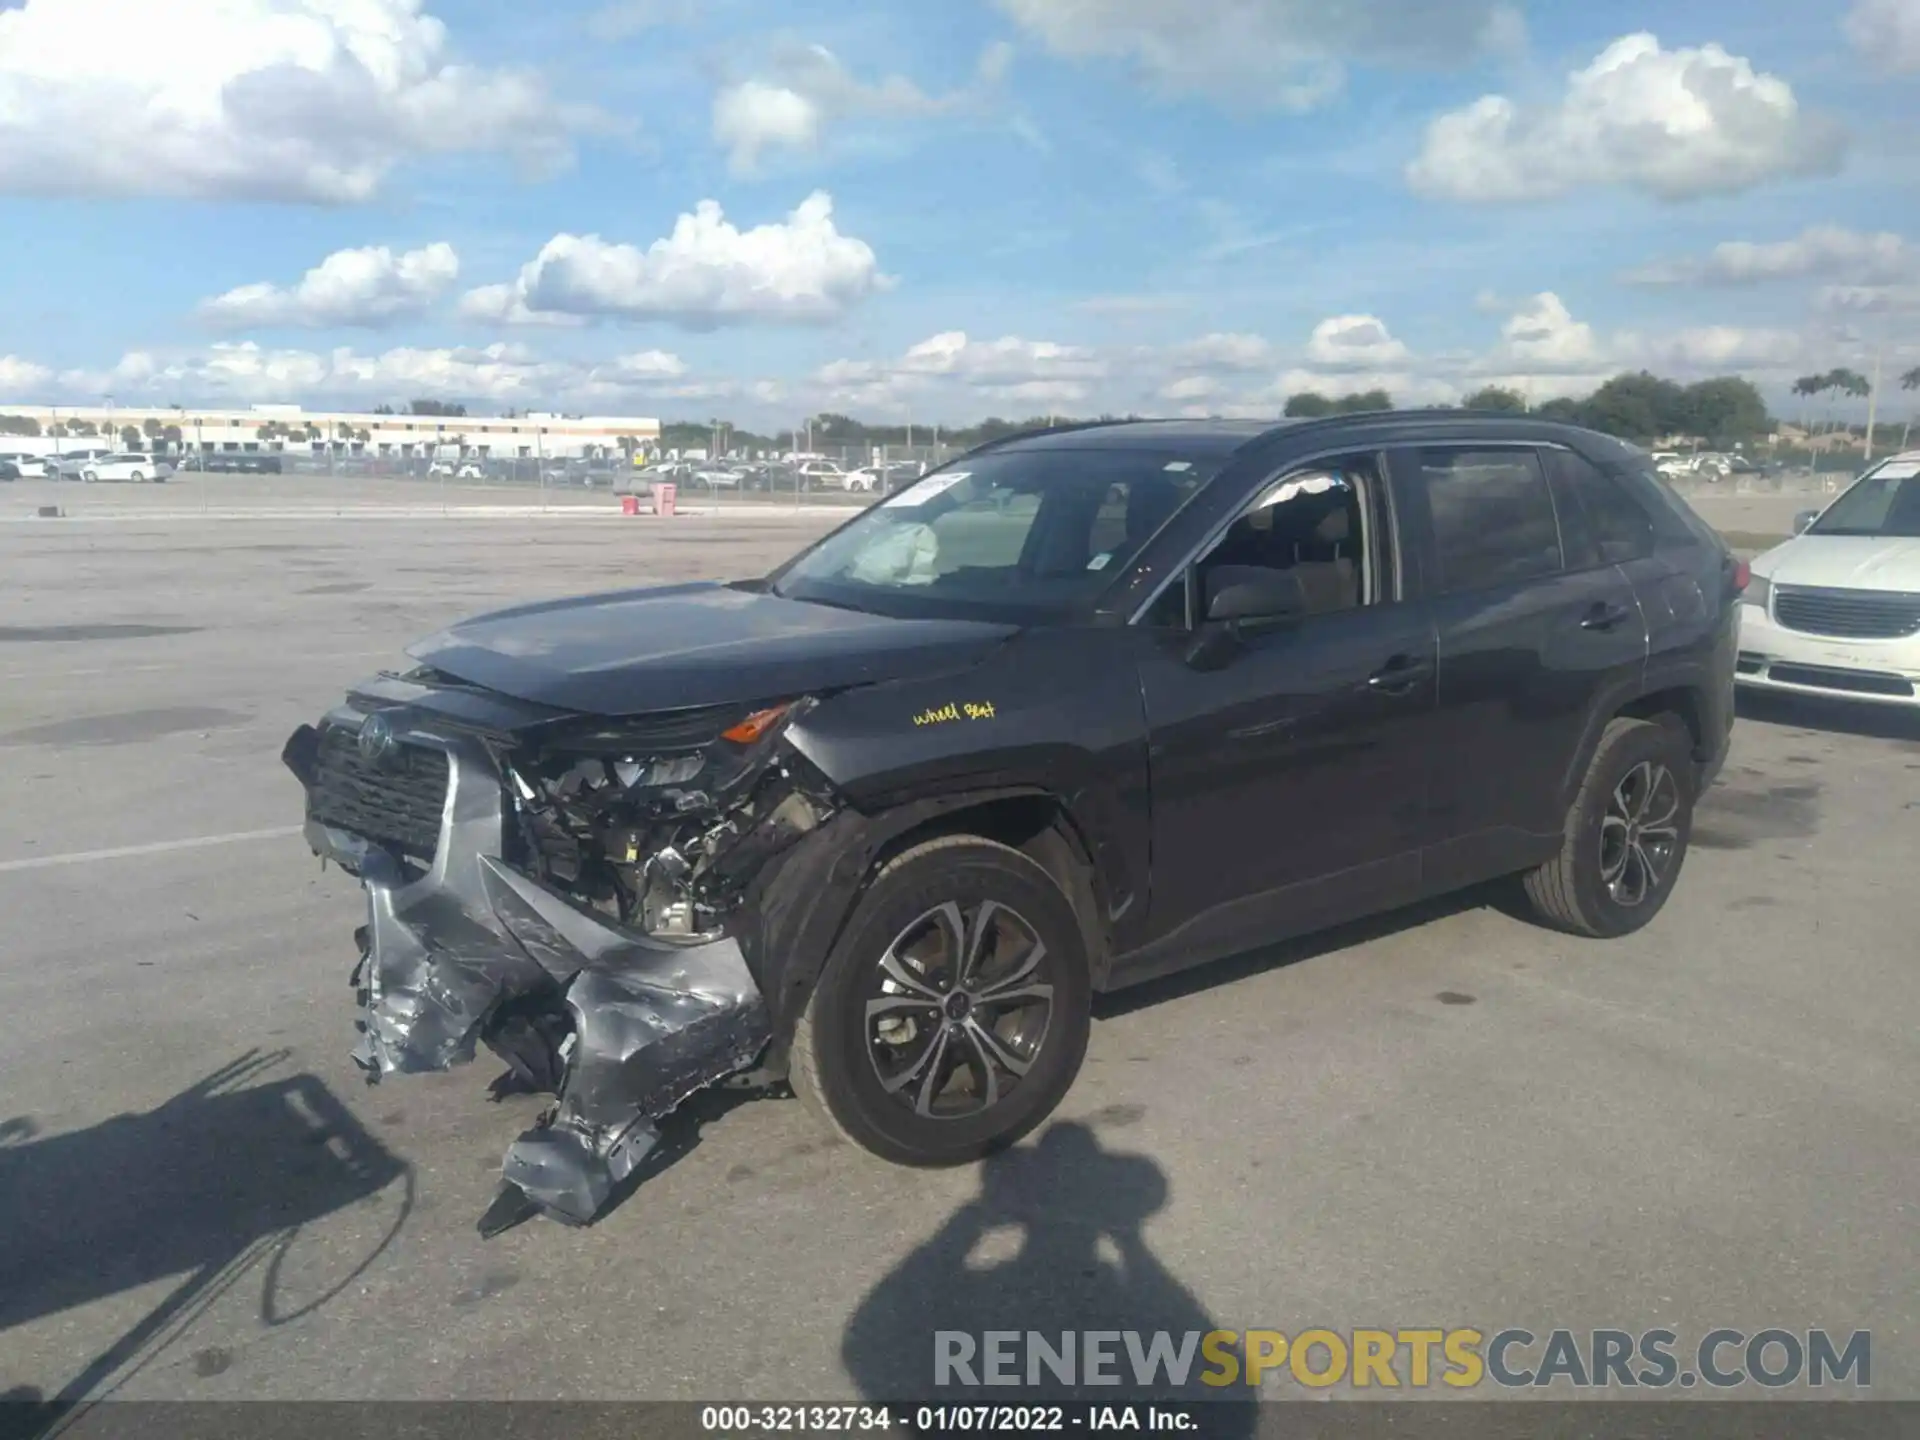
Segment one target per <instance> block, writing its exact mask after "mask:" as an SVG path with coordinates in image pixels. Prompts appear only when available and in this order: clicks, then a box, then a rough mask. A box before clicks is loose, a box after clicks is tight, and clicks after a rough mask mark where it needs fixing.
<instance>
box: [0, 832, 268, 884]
mask: <svg viewBox="0 0 1920 1440" xmlns="http://www.w3.org/2000/svg"><path fill="white" fill-rule="evenodd" d="M301 829H302V827H301V826H298V825H281V826H278V827H276V828H275V829H272V830H235V831H232V832H231V833H229V834H226V835H196V836H194V837H193V838H192V839H190V840H156V841H154V842H153V843H152V844H151V845H121V846H117V847H115V848H114V849H112V850H76V851H75V852H73V853H72V854H71V855H36V856H34V857H33V858H32V859H30V860H0V875H4V874H7V873H10V872H12V871H15V870H46V869H50V868H51V867H53V866H55V865H84V864H88V863H91V862H92V861H95V860H127V859H131V858H132V857H134V856H136V855H166V854H169V853H170V852H172V851H175V850H202V849H205V848H206V847H207V846H209V845H242V844H245V843H246V842H247V841H249V840H285V839H287V838H288V837H289V836H293V835H298V834H300V833H301Z"/></svg>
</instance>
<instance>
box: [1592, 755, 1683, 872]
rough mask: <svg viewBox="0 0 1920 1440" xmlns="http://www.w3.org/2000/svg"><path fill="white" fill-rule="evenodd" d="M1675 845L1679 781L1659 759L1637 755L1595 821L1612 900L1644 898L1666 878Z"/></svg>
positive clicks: (1603, 869) (1676, 847) (1676, 846)
mask: <svg viewBox="0 0 1920 1440" xmlns="http://www.w3.org/2000/svg"><path fill="white" fill-rule="evenodd" d="M1679 849H1680V786H1679V783H1678V782H1677V781H1676V780H1675V779H1674V778H1673V772H1672V771H1671V770H1669V769H1668V768H1667V767H1666V766H1665V765H1663V764H1661V763H1660V762H1659V761H1657V760H1642V761H1641V762H1640V763H1639V764H1637V765H1635V766H1634V767H1633V768H1632V769H1630V770H1629V771H1627V773H1626V774H1625V775H1624V776H1622V777H1621V779H1620V783H1619V784H1617V785H1615V786H1614V787H1613V793H1612V794H1611V795H1609V796H1608V797H1607V813H1606V816H1605V817H1604V818H1603V819H1602V820H1601V822H1600V880H1601V883H1602V884H1604V885H1605V886H1606V887H1607V894H1608V895H1609V896H1611V897H1612V899H1613V902H1614V904H1616V905H1621V906H1625V907H1627V908H1629V909H1631V908H1633V907H1635V906H1638V905H1642V904H1644V903H1645V902H1646V900H1647V897H1648V896H1650V895H1652V894H1654V893H1655V892H1656V891H1658V890H1659V888H1660V887H1661V886H1662V885H1664V884H1665V883H1666V880H1667V876H1668V875H1669V874H1670V873H1671V872H1672V869H1673V863H1674V859H1675V857H1676V855H1677V854H1678V853H1679Z"/></svg>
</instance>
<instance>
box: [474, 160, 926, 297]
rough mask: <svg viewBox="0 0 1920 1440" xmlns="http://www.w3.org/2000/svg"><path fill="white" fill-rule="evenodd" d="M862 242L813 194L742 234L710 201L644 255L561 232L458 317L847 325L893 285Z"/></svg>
mask: <svg viewBox="0 0 1920 1440" xmlns="http://www.w3.org/2000/svg"><path fill="white" fill-rule="evenodd" d="M892 283H893V282H892V280H891V278H890V277H888V276H886V275H883V274H881V273H880V265H879V261H878V259H877V258H876V257H875V255H874V253H873V248H872V247H871V246H869V245H868V244H867V243H866V241H864V240H859V239H856V238H854V237H853V236H851V235H844V234H842V233H841V232H840V230H839V229H838V228H837V227H836V226H835V225H834V223H833V199H832V197H831V196H829V195H828V194H826V192H825V191H815V192H814V193H813V194H812V195H810V196H808V197H807V199H806V200H804V201H802V202H801V204H800V205H799V207H798V208H796V209H795V210H794V211H793V213H792V214H791V215H789V216H788V217H787V218H786V220H784V221H781V222H776V223H770V224H766V225H758V226H755V227H754V228H753V229H751V230H741V229H739V228H738V227H737V226H735V225H734V224H733V223H732V222H730V221H729V220H728V219H727V218H726V216H725V215H724V214H723V213H722V212H721V209H720V205H719V202H718V201H714V200H703V201H701V202H700V204H699V205H698V206H697V207H696V208H695V209H694V211H693V213H691V214H683V215H682V216H681V217H680V218H679V220H678V221H676V222H675V224H674V227H673V233H672V234H671V235H669V236H667V237H666V238H665V239H661V240H656V241H654V242H653V244H652V245H650V246H648V247H647V248H646V249H645V250H642V249H640V248H639V247H638V246H636V245H623V244H618V243H615V242H613V241H610V240H603V239H601V238H600V237H599V236H598V235H584V236H582V235H566V234H562V235H556V236H554V237H553V239H551V240H549V241H548V242H547V243H546V245H545V246H544V247H542V249H541V251H540V253H539V254H538V255H537V256H535V257H534V258H533V260H532V261H530V262H529V263H528V264H527V265H526V266H525V267H523V268H522V269H521V271H520V276H519V279H518V280H516V281H514V282H513V283H512V284H510V285H487V286H482V287H480V288H479V289H477V290H471V291H468V292H467V294H466V296H465V297H464V298H463V299H462V301H461V306H460V309H461V313H462V314H463V315H464V316H466V317H467V318H468V319H474V320H485V321H492V322H495V323H504V324H528V323H550V322H551V321H553V320H555V319H558V320H560V321H562V322H565V321H580V320H587V319H602V318H605V319H622V320H631V321H668V322H672V323H675V324H679V325H683V326H686V327H688V328H693V329H707V328H712V327H714V326H718V325H726V324H745V323H752V322H766V323H791V324H808V323H822V322H826V321H830V320H834V319H837V318H839V317H840V316H841V315H843V314H845V313H846V312H847V311H849V310H851V309H852V308H853V307H854V306H856V305H858V304H859V303H860V302H861V301H863V300H865V299H866V298H867V297H868V296H869V295H871V294H873V293H874V292H875V291H877V290H883V289H886V288H887V287H888V286H890V285H891V284H892Z"/></svg>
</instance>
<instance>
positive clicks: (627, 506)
mask: <svg viewBox="0 0 1920 1440" xmlns="http://www.w3.org/2000/svg"><path fill="white" fill-rule="evenodd" d="M620 513H621V514H622V515H638V514H639V513H640V497H639V496H638V495H622V496H621V497H620Z"/></svg>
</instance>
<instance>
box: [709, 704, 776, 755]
mask: <svg viewBox="0 0 1920 1440" xmlns="http://www.w3.org/2000/svg"><path fill="white" fill-rule="evenodd" d="M786 713H787V707H786V706H785V705H776V706H774V707H773V708H772V709H771V710H756V711H754V712H753V714H751V715H749V716H747V718H746V719H744V720H742V721H741V722H740V723H739V724H738V725H736V726H734V727H733V728H732V729H731V730H722V731H721V732H720V738H721V739H722V740H731V741H732V742H733V743H734V744H736V745H751V744H752V743H753V742H754V741H756V740H758V739H759V738H760V737H761V736H762V735H764V734H766V733H767V731H769V730H771V729H772V728H773V727H774V726H775V725H776V724H778V723H779V720H780V717H781V716H782V715H784V714H786Z"/></svg>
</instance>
